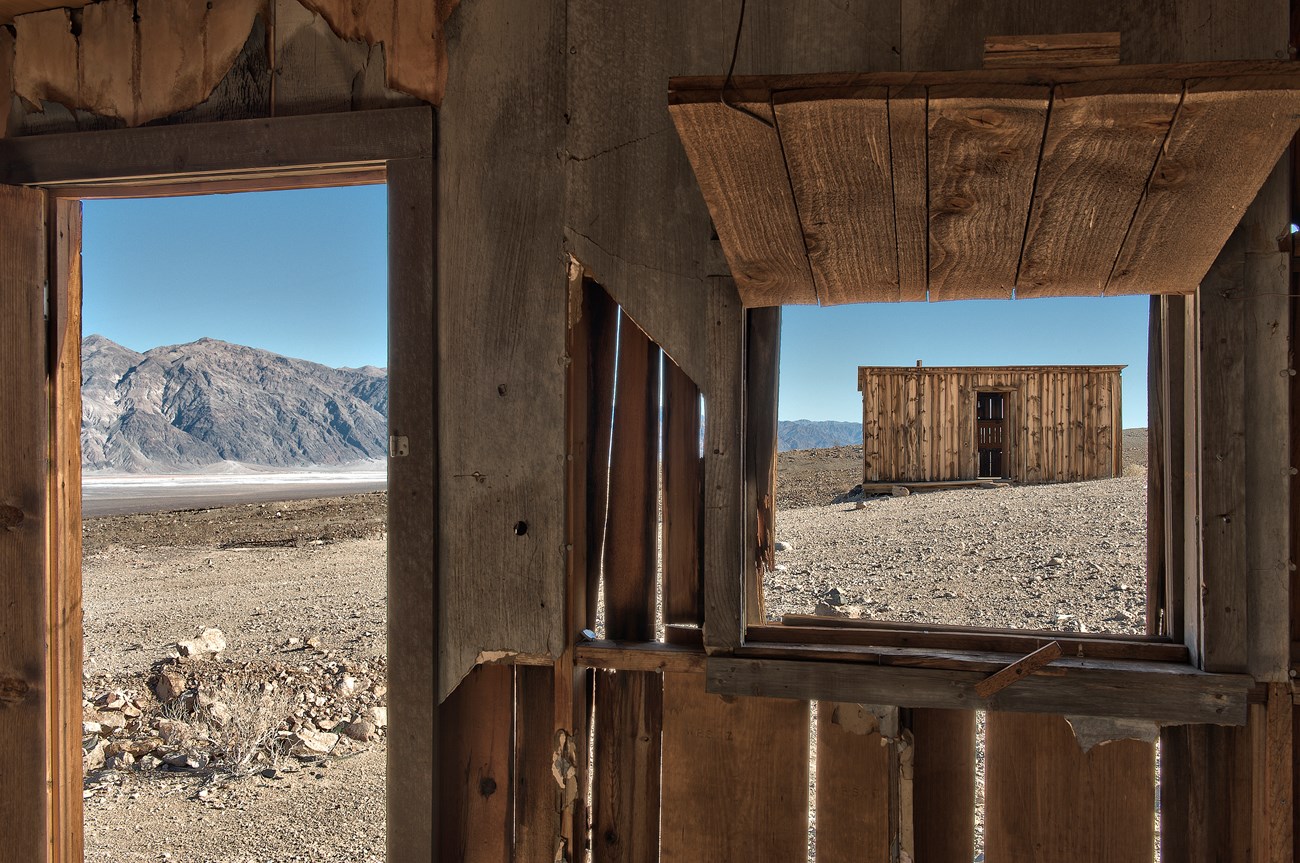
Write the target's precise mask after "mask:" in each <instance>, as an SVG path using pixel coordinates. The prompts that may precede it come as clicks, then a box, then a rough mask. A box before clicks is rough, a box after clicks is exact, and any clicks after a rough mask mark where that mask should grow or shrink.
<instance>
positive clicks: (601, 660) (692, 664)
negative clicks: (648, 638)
mask: <svg viewBox="0 0 1300 863" xmlns="http://www.w3.org/2000/svg"><path fill="white" fill-rule="evenodd" d="M704 658H705V657H704V649H703V648H702V647H679V646H677V645H673V644H663V643H660V642H628V641H588V642H586V643H583V644H579V645H578V650H577V663H578V665H580V666H583V667H586V668H599V669H603V670H605V671H692V672H700V671H703V670H704Z"/></svg>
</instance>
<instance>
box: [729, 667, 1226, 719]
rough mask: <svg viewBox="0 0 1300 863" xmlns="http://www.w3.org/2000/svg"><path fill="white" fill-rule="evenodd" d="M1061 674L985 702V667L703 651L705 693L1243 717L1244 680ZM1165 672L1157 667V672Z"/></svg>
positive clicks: (1150, 671) (1068, 670) (1133, 672)
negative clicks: (979, 691)
mask: <svg viewBox="0 0 1300 863" xmlns="http://www.w3.org/2000/svg"><path fill="white" fill-rule="evenodd" d="M1059 662H1060V668H1061V671H1062V672H1063V673H1061V674H1051V675H1049V674H1034V675H1031V676H1030V677H1027V678H1025V679H1024V680H1022V681H1020V682H1019V683H1017V684H1016V685H1015V686H1009V687H1007V688H1006V689H1004V690H1002V691H1001V692H999V693H997V694H996V695H995V696H993V697H992V698H989V699H981V698H980V697H979V696H977V695H976V694H975V684H976V683H978V682H979V681H981V680H983V679H984V678H985V677H986V676H987V673H986V672H982V671H953V670H947V669H936V668H909V667H900V666H886V665H866V664H857V663H846V662H807V661H798V660H780V659H740V658H733V657H724V656H711V657H709V661H708V672H707V675H708V687H709V691H710V692H717V693H720V694H723V695H762V696H766V697H770V698H796V699H817V700H831V701H851V702H855V703H859V704H895V705H897V706H899V707H939V708H946V709H961V710H979V709H988V710H1008V711H1017V712H1023V711H1027V712H1035V713H1068V714H1071V715H1079V716H1117V717H1122V718H1130V719H1151V720H1155V721H1157V722H1215V723H1219V724H1223V725H1241V724H1244V723H1245V721H1246V692H1247V690H1248V688H1249V678H1247V677H1245V676H1243V675H1231V674H1200V673H1193V672H1188V671H1170V670H1168V669H1169V666H1161V665H1159V664H1156V663H1152V664H1149V665H1146V666H1144V667H1143V670H1137V669H1136V668H1134V666H1133V665H1131V664H1130V665H1127V666H1121V667H1118V668H1116V667H1114V666H1112V667H1101V668H1085V667H1081V666H1077V665H1076V664H1075V663H1077V662H1078V660H1070V661H1069V664H1067V661H1066V660H1060V661H1059ZM1162 668H1163V669H1165V670H1164V671H1161V669H1162Z"/></svg>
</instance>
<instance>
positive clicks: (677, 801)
mask: <svg viewBox="0 0 1300 863" xmlns="http://www.w3.org/2000/svg"><path fill="white" fill-rule="evenodd" d="M808 725H809V714H808V704H807V702H802V701H787V700H778V699H767V698H727V697H725V696H719V695H713V694H711V693H708V692H705V691H704V675H702V674H675V673H669V674H665V675H664V725H663V729H664V737H663V743H664V748H663V789H662V794H663V797H662V800H663V813H662V824H663V828H662V836H661V838H660V842H661V847H660V857H659V859H660V860H661V861H663V863H688V861H689V863H696V861H700V860H719V861H723V860H726V861H745V860H802V859H804V857H805V856H806V855H807V851H808V760H809V759H808V755H809V752H808V731H809V728H808Z"/></svg>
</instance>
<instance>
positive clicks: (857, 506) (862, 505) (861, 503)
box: [853, 500, 867, 509]
mask: <svg viewBox="0 0 1300 863" xmlns="http://www.w3.org/2000/svg"><path fill="white" fill-rule="evenodd" d="M853 508H854V509H866V508H867V502H866V501H865V500H860V501H858V502H857V503H855V504H853Z"/></svg>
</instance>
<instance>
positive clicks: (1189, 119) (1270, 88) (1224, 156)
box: [1106, 79, 1300, 295]
mask: <svg viewBox="0 0 1300 863" xmlns="http://www.w3.org/2000/svg"><path fill="white" fill-rule="evenodd" d="M1281 84H1282V82H1279V81H1276V80H1258V79H1254V80H1252V79H1232V80H1222V79H1217V80H1216V79H1210V80H1205V81H1194V82H1189V84H1188V86H1187V92H1186V94H1185V95H1184V96H1183V101H1182V104H1181V105H1180V106H1179V108H1178V113H1177V114H1176V115H1175V117H1174V124H1173V128H1171V129H1170V131H1169V139H1168V141H1167V142H1166V144H1165V147H1164V151H1163V153H1162V155H1161V157H1160V160H1159V161H1158V162H1157V164H1156V167H1155V171H1154V172H1153V174H1152V176H1151V179H1150V182H1149V183H1148V184H1147V188H1146V194H1145V196H1144V197H1143V199H1142V203H1141V204H1140V205H1139V206H1138V210H1137V213H1136V214H1135V216H1134V218H1133V226H1132V228H1131V229H1130V230H1129V233H1128V237H1127V238H1126V239H1125V241H1124V246H1123V248H1122V249H1121V250H1120V253H1119V257H1118V259H1117V260H1116V262H1115V270H1114V272H1113V273H1112V275H1111V277H1110V281H1109V282H1108V283H1107V285H1106V294H1108V295H1124V294H1179V293H1190V292H1192V291H1194V290H1195V289H1196V286H1197V285H1198V284H1200V281H1201V279H1202V278H1204V276H1205V274H1206V273H1207V272H1208V271H1209V269H1210V265H1211V264H1212V263H1213V262H1214V258H1215V256H1216V255H1218V253H1219V250H1220V249H1221V248H1223V245H1224V243H1226V242H1227V241H1228V237H1229V236H1230V235H1231V234H1232V231H1233V229H1234V228H1235V227H1236V226H1237V223H1238V222H1239V221H1241V216H1242V214H1243V213H1244V212H1245V210H1246V207H1247V206H1249V205H1250V202H1251V201H1252V200H1253V199H1254V197H1255V193H1256V192H1258V191H1259V189H1260V187H1261V186H1262V185H1263V184H1264V180H1265V179H1266V178H1267V177H1268V175H1269V172H1270V171H1272V170H1273V166H1274V165H1275V164H1276V163H1277V160H1278V159H1279V158H1280V157H1281V155H1282V153H1283V151H1284V150H1285V149H1286V147H1287V145H1288V144H1290V143H1291V139H1292V138H1293V137H1294V136H1295V134H1296V129H1297V127H1300V89H1296V88H1295V87H1294V85H1291V86H1280V85H1281ZM1252 86H1253V87H1258V89H1244V88H1247V87H1252Z"/></svg>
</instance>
